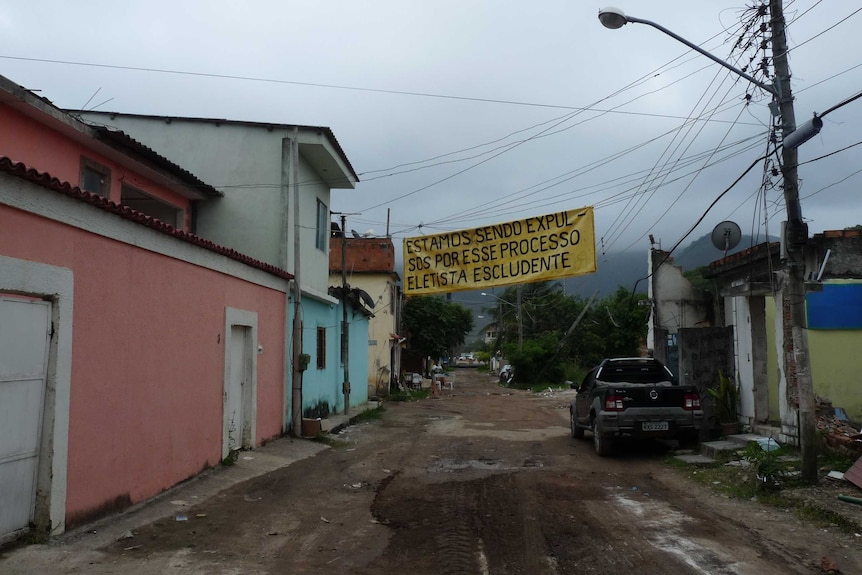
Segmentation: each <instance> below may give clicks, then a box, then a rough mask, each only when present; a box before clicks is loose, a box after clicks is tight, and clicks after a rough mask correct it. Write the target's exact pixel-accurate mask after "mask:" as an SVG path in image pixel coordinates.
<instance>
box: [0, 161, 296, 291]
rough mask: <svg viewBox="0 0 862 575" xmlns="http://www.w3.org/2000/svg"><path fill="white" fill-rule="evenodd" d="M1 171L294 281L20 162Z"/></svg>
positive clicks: (1, 166)
mask: <svg viewBox="0 0 862 575" xmlns="http://www.w3.org/2000/svg"><path fill="white" fill-rule="evenodd" d="M0 171H2V172H6V173H8V174H11V175H13V176H16V177H19V178H21V179H23V180H27V181H29V182H33V183H34V184H37V185H39V186H42V187H43V188H46V189H49V190H53V191H55V192H57V193H60V194H63V195H64V196H68V197H70V198H73V199H75V200H78V201H80V202H84V203H87V204H90V205H91V206H95V207H97V208H99V209H102V210H104V211H107V212H111V213H113V214H116V215H118V216H120V217H121V218H124V219H127V220H130V221H132V222H135V223H136V224H140V225H143V226H147V227H148V228H152V229H154V230H156V231H158V232H160V233H163V234H166V235H169V236H173V237H175V238H177V239H179V240H182V241H184V242H188V243H190V244H194V245H196V246H199V247H202V248H204V249H207V250H210V251H212V252H215V253H218V254H221V255H223V256H226V257H229V258H231V259H233V260H236V261H238V262H242V263H244V264H246V265H248V266H251V267H253V268H257V269H259V270H263V271H265V272H267V273H270V274H272V275H274V276H278V277H280V278H284V279H288V280H290V279H293V274H291V273H289V272H287V271H285V270H283V269H281V268H277V267H275V266H273V265H270V264H267V263H264V262H262V261H260V260H256V259H254V258H252V257H249V256H247V255H245V254H243V253H240V252H238V251H236V250H234V249H232V248H227V247H224V246H221V245H219V244H216V243H213V242H211V241H209V240H207V239H204V238H202V237H200V236H196V235H194V234H190V233H187V232H184V231H183V230H178V229H176V228H175V227H173V226H171V225H169V224H166V223H164V222H163V221H161V220H159V219H157V218H153V217H151V216H148V215H146V214H143V213H141V212H139V211H137V210H133V209H132V208H130V207H128V206H125V205H122V204H116V203H114V202H112V201H110V200H108V199H107V198H103V197H102V196H99V195H96V194H93V193H90V192H87V191H85V190H82V189H81V188H79V187H77V186H73V185H72V184H70V183H69V182H64V181H61V180H59V179H58V178H55V177H54V176H52V175H51V174H49V173H47V172H40V171H38V170H36V169H34V168H30V167H28V166H27V165H26V164H24V163H22V162H16V161H14V160H12V159H11V158H8V157H6V156H0Z"/></svg>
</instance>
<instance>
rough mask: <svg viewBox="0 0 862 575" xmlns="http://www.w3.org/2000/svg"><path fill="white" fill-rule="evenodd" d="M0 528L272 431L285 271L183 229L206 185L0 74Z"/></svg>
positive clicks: (191, 471) (6, 531)
mask: <svg viewBox="0 0 862 575" xmlns="http://www.w3.org/2000/svg"><path fill="white" fill-rule="evenodd" d="M0 127H2V129H0V540H2V539H8V538H12V537H15V536H16V535H18V534H20V533H22V532H24V531H26V530H28V529H39V530H45V531H50V532H53V533H59V532H62V531H63V530H65V529H66V528H69V527H72V526H75V525H79V524H81V523H84V522H86V521H89V520H91V519H94V518H96V517H98V516H100V515H104V514H106V513H109V512H111V511H114V510H118V509H122V508H124V507H127V506H129V505H131V504H134V503H136V502H139V501H142V500H144V499H147V498H149V497H152V496H153V495H156V494H158V493H159V492H161V491H163V490H165V489H167V488H169V487H171V486H173V485H176V484H177V483H179V482H181V481H183V480H185V479H187V478H189V477H192V476H194V475H196V474H198V473H200V472H201V471H202V470H204V469H206V468H209V467H212V466H215V465H218V464H219V463H220V462H221V461H222V460H223V459H224V458H226V457H233V456H234V454H235V453H236V451H237V450H239V449H243V448H250V447H254V446H257V445H260V444H261V443H263V442H265V441H267V440H269V439H271V438H274V437H277V436H279V435H281V434H282V433H283V431H284V430H283V425H284V424H283V422H284V421H285V413H284V409H285V408H284V406H285V405H286V396H285V389H284V387H285V381H286V377H285V375H286V374H285V341H286V337H285V335H286V332H285V321H284V318H285V317H286V315H285V314H286V308H285V302H286V299H287V296H286V294H287V291H288V284H289V280H290V279H291V276H290V274H288V273H287V272H285V271H283V270H280V269H278V268H276V267H273V266H272V265H269V264H264V263H262V262H259V261H257V260H254V259H252V258H250V257H248V256H245V255H243V254H240V253H238V252H236V251H235V250H231V249H228V248H224V247H221V246H218V245H216V244H213V243H212V242H209V241H207V240H204V239H202V238H200V237H198V236H195V235H193V233H191V232H193V231H194V223H195V222H194V213H195V203H196V202H199V201H218V196H219V192H218V191H217V190H215V189H214V188H213V187H212V186H210V185H208V184H206V183H204V182H202V181H201V180H200V179H198V178H197V177H195V176H194V175H192V174H191V173H189V172H187V171H185V170H183V169H182V168H180V167H179V166H177V165H175V164H173V163H172V162H170V161H169V160H168V159H166V158H164V157H161V156H159V155H158V154H156V153H155V152H153V151H152V150H150V149H149V148H146V147H145V146H143V145H142V144H140V143H138V142H136V141H135V140H133V139H132V138H130V137H128V136H126V135H125V134H123V133H122V132H117V131H111V130H108V129H97V128H92V127H90V126H87V125H85V124H83V123H81V122H80V121H78V120H77V119H76V118H74V117H72V116H70V115H68V114H65V113H63V112H61V111H60V110H59V109H57V108H56V107H54V106H53V105H52V104H51V103H50V102H48V101H47V100H45V99H43V98H40V97H38V96H36V95H35V94H33V93H32V92H29V91H27V90H25V89H22V88H21V87H19V86H17V85H15V84H14V83H12V82H10V81H9V80H7V79H6V78H3V77H0Z"/></svg>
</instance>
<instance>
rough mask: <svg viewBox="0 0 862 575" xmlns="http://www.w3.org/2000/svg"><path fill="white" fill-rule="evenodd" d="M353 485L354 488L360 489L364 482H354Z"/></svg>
mask: <svg viewBox="0 0 862 575" xmlns="http://www.w3.org/2000/svg"><path fill="white" fill-rule="evenodd" d="M351 487H352V488H353V489H359V488H360V487H362V483H361V482H360V483H353V484H351Z"/></svg>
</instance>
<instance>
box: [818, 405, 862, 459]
mask: <svg viewBox="0 0 862 575" xmlns="http://www.w3.org/2000/svg"><path fill="white" fill-rule="evenodd" d="M816 409H817V431H818V432H819V433H820V435H821V437H823V438H824V439H825V441H826V444H827V445H829V446H830V447H836V448H845V449H848V450H849V451H851V452H853V453H856V454H859V455H862V432H860V428H859V426H858V424H856V423H854V422H853V421H851V420H850V419H849V418H848V417H847V415H846V414H845V413H844V410H843V409H841V408H840V407H833V406H832V402H831V401H830V400H828V399H825V398H822V397H818V398H817V405H816Z"/></svg>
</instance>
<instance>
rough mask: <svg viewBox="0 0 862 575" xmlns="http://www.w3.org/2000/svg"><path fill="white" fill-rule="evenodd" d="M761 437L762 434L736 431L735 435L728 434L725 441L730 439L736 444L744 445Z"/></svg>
mask: <svg viewBox="0 0 862 575" xmlns="http://www.w3.org/2000/svg"><path fill="white" fill-rule="evenodd" d="M762 437H763V436H762V435H760V434H758V433H737V434H735V435H728V436H727V437H726V439H727V441H732V442H734V443H736V444H738V445H739V447H746V446H747V445H748V444H749V443H751V442H752V441H757V440H758V439H761V438H762ZM767 437H768V436H767Z"/></svg>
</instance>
